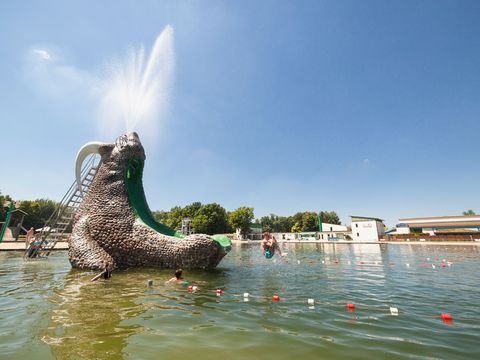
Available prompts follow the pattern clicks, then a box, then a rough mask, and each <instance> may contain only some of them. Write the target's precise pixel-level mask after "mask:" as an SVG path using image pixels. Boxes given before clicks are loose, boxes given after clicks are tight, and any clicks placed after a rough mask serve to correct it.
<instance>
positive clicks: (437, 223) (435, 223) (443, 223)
mask: <svg viewBox="0 0 480 360" xmlns="http://www.w3.org/2000/svg"><path fill="white" fill-rule="evenodd" d="M479 232H480V215H465V216H436V217H424V218H403V219H399V224H397V225H396V228H395V232H394V234H428V235H431V236H433V235H446V234H476V233H479Z"/></svg>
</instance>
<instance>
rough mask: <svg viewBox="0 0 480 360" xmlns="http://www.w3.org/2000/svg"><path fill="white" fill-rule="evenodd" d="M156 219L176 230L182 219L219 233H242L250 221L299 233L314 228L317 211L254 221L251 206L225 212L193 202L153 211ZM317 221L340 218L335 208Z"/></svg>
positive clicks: (198, 228) (335, 221)
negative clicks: (238, 231) (237, 231)
mask: <svg viewBox="0 0 480 360" xmlns="http://www.w3.org/2000/svg"><path fill="white" fill-rule="evenodd" d="M153 215H154V216H155V218H156V219H157V221H159V222H161V223H163V224H165V225H168V226H169V227H171V228H173V229H177V230H178V229H180V228H181V226H182V220H183V219H187V218H188V219H192V226H193V228H194V229H195V232H197V233H204V234H221V233H231V232H234V231H235V229H240V232H241V233H242V234H243V235H246V234H247V233H248V232H249V231H250V225H251V224H252V222H254V223H255V224H258V225H261V226H262V229H263V230H264V231H269V232H300V231H318V229H319V224H318V220H319V217H318V215H319V214H318V213H315V212H312V211H305V212H298V213H296V214H295V215H292V216H278V215H275V214H270V215H269V216H263V217H261V218H260V219H256V220H254V213H253V208H251V207H240V208H238V209H236V210H235V211H232V212H228V211H226V210H225V209H224V208H223V207H222V206H220V205H218V204H215V203H214V204H206V205H203V204H202V203H200V202H194V203H192V204H190V205H187V206H185V207H183V208H182V207H180V206H175V207H173V208H172V209H170V211H155V212H154V213H153ZM320 218H321V221H322V222H324V223H330V224H338V225H340V224H341V222H340V219H339V217H338V215H337V213H336V212H335V211H321V212H320Z"/></svg>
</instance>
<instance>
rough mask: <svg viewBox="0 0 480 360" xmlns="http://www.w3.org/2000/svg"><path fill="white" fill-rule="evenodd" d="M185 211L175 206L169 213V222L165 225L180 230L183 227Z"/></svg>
mask: <svg viewBox="0 0 480 360" xmlns="http://www.w3.org/2000/svg"><path fill="white" fill-rule="evenodd" d="M184 217H185V216H184V215H183V209H182V208H181V207H180V206H174V207H173V208H171V209H170V211H169V212H168V220H167V223H166V224H165V225H167V226H169V227H171V228H172V229H174V230H178V229H180V228H181V227H182V220H183V218H184Z"/></svg>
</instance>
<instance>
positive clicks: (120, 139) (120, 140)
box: [115, 134, 128, 148]
mask: <svg viewBox="0 0 480 360" xmlns="http://www.w3.org/2000/svg"><path fill="white" fill-rule="evenodd" d="M127 142H128V137H127V135H126V134H125V135H122V136H119V137H118V138H117V140H115V146H118V147H120V148H123V147H124V146H125V145H127Z"/></svg>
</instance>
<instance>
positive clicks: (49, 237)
mask: <svg viewBox="0 0 480 360" xmlns="http://www.w3.org/2000/svg"><path fill="white" fill-rule="evenodd" d="M100 164H101V161H100V157H99V156H98V154H93V155H91V156H90V157H89V158H88V159H87V161H85V163H84V165H83V167H82V170H81V173H80V179H81V186H82V190H83V196H85V194H86V193H87V192H88V189H89V188H90V185H91V184H92V182H93V179H94V178H95V175H96V174H97V171H98V169H99V167H100ZM82 200H83V198H82V195H81V193H80V189H79V188H78V187H77V182H76V181H74V182H73V184H72V186H70V188H69V189H68V191H67V193H66V194H65V195H64V196H63V198H62V200H60V203H59V204H58V207H57V209H56V210H55V211H54V213H53V214H52V215H51V216H50V218H49V219H48V220H47V222H46V223H45V225H44V226H43V228H42V230H41V232H40V237H41V241H40V244H39V246H38V247H37V249H36V250H35V251H34V252H33V255H32V257H33V256H35V255H36V254H38V255H40V256H43V257H47V256H48V255H50V252H51V251H52V249H53V248H54V247H55V245H57V243H58V242H60V241H68V236H69V235H70V233H69V232H68V233H67V230H70V231H71V229H70V227H71V225H72V222H73V219H74V217H75V213H76V211H77V209H78V207H79V206H80V203H81V202H82Z"/></svg>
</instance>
